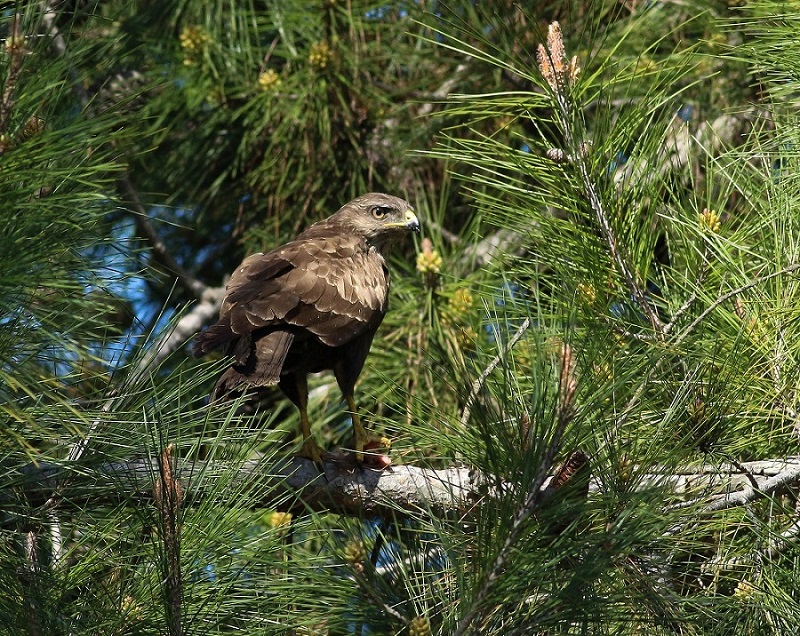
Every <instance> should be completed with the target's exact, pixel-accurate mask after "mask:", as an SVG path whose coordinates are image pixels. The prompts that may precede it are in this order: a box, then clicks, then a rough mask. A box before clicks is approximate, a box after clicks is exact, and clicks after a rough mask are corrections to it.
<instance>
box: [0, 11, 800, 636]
mask: <svg viewBox="0 0 800 636" xmlns="http://www.w3.org/2000/svg"><path fill="white" fill-rule="evenodd" d="M555 21H558V22H559V24H560V28H561V32H562V33H563V45H564V47H565V50H566V56H567V57H566V63H567V65H568V64H569V59H571V58H572V56H576V65H577V66H576V67H575V70H576V71H577V70H578V69H579V72H576V73H573V74H572V77H570V78H566V76H565V75H563V74H562V75H561V76H559V77H560V79H558V81H554V80H553V77H554V76H553V74H552V73H551V74H550V75H549V76H548V74H547V73H544V74H543V72H542V70H543V68H544V70H545V71H546V70H547V66H548V64H550V65H557V63H558V62H559V61H560V58H559V57H558V56H555V57H553V55H552V54H553V53H554V51H553V49H552V47H551V49H550V56H548V54H547V51H545V54H544V57H542V55H541V54H539V55H538V57H537V50H538V47H539V45H540V44H543V43H546V42H547V41H548V27H549V26H550V25H551V24H552V23H553V22H555ZM798 28H800V6H797V5H796V3H791V2H776V1H773V0H757V1H755V2H752V3H744V2H743V3H738V2H737V3H733V2H722V1H716V0H715V1H704V2H699V3H667V2H640V1H636V0H633V1H628V2H610V1H609V2H592V3H589V2H579V1H576V0H560V1H559V0H553V1H548V2H539V3H535V5H532V6H523V5H521V4H520V3H513V2H505V1H503V0H497V1H492V2H486V3H482V2H481V3H474V2H467V1H464V2H458V1H456V2H450V3H441V2H422V1H421V2H407V3H406V2H397V3H388V4H384V3H375V2H361V1H359V0H351V1H348V2H345V1H343V0H318V1H315V2H301V1H299V0H298V1H294V0H293V1H291V2H278V1H274V2H271V1H258V2H257V1H255V0H253V1H250V2H226V1H224V0H219V1H217V2H213V3H212V2H200V1H197V0H172V1H167V2H148V1H144V2H138V3H130V2H121V1H118V0H107V1H104V2H100V1H99V0H66V1H64V2H33V1H18V2H11V3H6V4H4V5H2V7H0V38H2V51H1V52H0V86H2V91H1V92H0V210H2V216H0V271H2V273H3V275H2V277H0V413H2V415H0V418H1V419H0V466H1V467H2V470H0V590H3V592H2V593H0V617H1V618H2V620H0V632H3V633H8V634H62V633H63V634H81V633H87V634H98V633H102V634H151V633H152V634H164V633H168V634H173V635H174V634H190V633H202V634H207V633H227V632H235V631H239V632H242V633H247V634H261V633H264V634H312V633H314V634H366V633H370V634H409V635H415V636H421V635H423V634H429V633H431V634H468V633H476V634H504V635H507V634H555V633H576V634H577V633H581V634H595V633H597V634H606V633H608V634H612V633H613V634H643V633H647V634H694V633H697V634H700V633H702V634H707V633H710V634H714V633H719V634H731V633H736V634H739V633H742V634H762V633H763V634H784V633H790V632H791V631H792V630H793V629H794V625H796V623H797V619H798V616H800V609H799V608H798V591H797V585H796V580H797V578H798V572H797V570H798V565H797V562H798V561H797V559H798V551H797V549H796V546H795V539H796V527H797V525H796V524H797V512H796V510H797V497H796V481H795V482H791V481H790V482H789V483H788V486H787V487H786V488H783V489H781V490H776V491H774V492H770V493H768V495H767V496H765V497H762V498H760V499H757V500H753V501H750V502H748V503H747V505H744V506H731V507H728V508H724V509H712V508H711V507H710V506H709V504H712V505H713V502H714V501H715V500H714V495H715V492H716V491H715V490H714V489H713V488H712V487H711V484H710V483H700V484H698V485H697V486H696V487H695V488H694V489H693V490H692V491H691V492H687V493H683V494H680V493H678V494H676V493H675V492H673V491H672V490H671V489H670V488H668V487H667V485H666V484H665V483H664V482H663V481H659V480H658V479H653V477H652V476H653V475H654V474H660V475H669V474H671V473H680V472H686V471H688V470H690V469H691V468H692V467H696V466H697V465H700V464H705V465H710V466H714V467H718V468H722V467H727V466H730V465H731V464H733V465H740V462H746V461H752V460H758V459H781V458H785V457H789V456H793V455H797V454H798V453H797V445H798V428H797V413H798V408H800V407H798V382H797V377H798V373H797V371H798V356H799V355H800V349H798V344H797V343H798V342H800V338H798V337H797V336H798V324H800V323H798V318H799V317H800V316H798V306H800V303H798V302H797V301H798V293H797V289H796V287H797V276H796V273H797V271H798V269H800V265H798V261H797V258H798V252H799V251H800V241H799V239H798V236H799V235H800V226H799V224H800V216H799V215H798V213H797V209H798V203H800V182H799V181H798V177H797V175H798V170H797V168H798V153H797V148H798V147H800V138H798V137H800V128H798V117H797V86H796V84H797V81H798V73H799V72H800V49H798V46H797V38H796V33H797V32H798ZM550 43H551V44H552V43H553V39H552V35H551V39H550ZM543 60H544V62H543ZM567 75H569V73H567ZM565 78H566V79H565ZM370 190H377V191H387V192H391V193H393V194H398V195H401V196H404V197H406V198H408V199H409V200H410V201H412V202H413V204H414V206H415V208H416V209H417V210H418V212H419V215H420V217H421V218H422V221H423V227H424V231H423V242H418V243H417V244H415V245H411V244H408V245H404V246H398V248H397V249H396V250H395V251H394V253H393V255H392V269H393V288H392V297H391V306H392V310H391V311H390V313H389V314H388V315H387V318H386V320H385V322H384V325H383V326H382V328H381V331H380V332H379V335H378V337H377V338H376V341H375V344H374V345H373V349H372V353H371V355H370V358H369V359H368V362H367V368H366V369H365V371H364V373H363V376H362V378H361V382H360V384H359V387H358V392H357V398H358V400H359V403H360V404H361V406H362V409H363V410H364V411H365V413H366V417H367V420H368V422H369V424H370V426H371V427H373V428H375V429H379V430H383V431H385V432H386V433H387V434H389V435H390V436H391V437H392V438H393V440H394V442H395V447H394V450H393V458H394V461H395V463H396V464H403V463H409V464H416V465H422V466H430V467H434V468H445V467H448V466H453V465H467V466H470V467H473V468H475V469H476V470H479V471H481V472H482V473H483V474H485V475H487V476H488V478H489V482H488V485H487V489H486V493H485V496H484V498H483V499H482V500H481V501H479V502H476V505H475V507H474V509H471V510H468V511H466V510H465V511H463V514H458V515H453V516H452V517H437V516H436V515H434V514H431V513H432V511H429V510H428V511H426V510H420V511H419V514H418V515H417V516H415V517H413V518H409V517H408V516H407V515H401V514H400V511H399V510H398V514H397V516H396V517H395V518H393V519H379V520H376V519H356V518H345V517H340V516H336V515H332V514H319V513H311V512H309V513H307V514H303V515H295V516H294V517H293V518H292V519H291V522H289V518H288V517H286V516H284V515H282V514H281V513H276V512H274V510H273V509H274V508H279V507H281V506H282V504H284V503H286V502H285V501H283V500H281V499H280V497H285V495H281V496H279V495H278V494H277V493H276V492H275V491H273V490H271V489H270V488H269V487H268V486H263V485H260V484H253V483H244V482H243V481H242V480H239V479H237V478H236V475H237V469H238V468H239V467H240V466H242V465H243V463H244V462H245V461H247V460H249V459H252V458H254V457H258V458H261V459H263V460H264V461H265V462H267V463H268V462H269V460H270V459H272V458H278V457H280V456H282V455H285V454H286V453H288V452H291V451H292V450H293V449H294V448H295V447H296V439H295V433H296V430H297V415H296V413H295V412H294V410H293V409H292V408H289V406H290V405H289V406H287V404H286V400H284V399H283V398H282V397H281V396H280V395H279V394H277V393H276V395H275V399H274V402H270V403H268V404H266V405H264V407H263V408H262V409H261V410H260V412H259V413H257V414H255V415H254V414H248V413H243V412H240V411H239V410H236V409H231V408H229V407H228V406H225V405H211V406H209V405H208V404H207V401H206V396H207V392H208V388H209V386H210V384H211V382H212V381H213V378H214V377H215V376H216V375H217V374H218V373H219V370H220V369H221V368H222V365H223V364H224V362H223V361H220V360H212V361H209V362H198V361H196V360H194V359H192V358H191V356H190V355H189V353H188V348H186V347H183V348H178V349H176V350H175V351H173V352H172V353H171V355H169V356H168V357H166V358H164V359H161V358H159V359H158V360H156V361H155V362H154V361H153V360H154V359H153V354H154V352H156V351H157V349H158V347H159V346H160V344H162V343H163V337H164V335H165V334H168V333H170V330H172V329H174V328H176V326H177V325H179V324H180V320H181V318H182V317H183V316H186V315H189V314H190V313H191V312H192V311H193V310H194V308H196V307H197V306H198V304H199V303H201V301H203V300H204V299H207V294H208V293H209V290H213V289H215V288H217V287H218V286H220V285H222V284H223V283H224V279H225V276H226V275H227V274H228V273H229V272H231V271H232V270H233V268H234V267H235V266H236V265H237V264H238V263H239V261H240V260H241V258H242V257H244V256H245V255H246V254H248V253H251V252H253V251H256V250H265V249H269V248H271V247H273V246H275V245H278V244H279V243H280V242H281V241H284V240H287V239H289V238H291V237H292V236H294V235H295V234H296V233H297V232H298V231H299V230H301V229H302V228H303V227H305V226H307V225H308V224H310V223H311V222H313V221H315V220H318V219H320V218H323V217H324V216H327V215H328V214H330V213H332V212H334V211H335V210H336V209H338V207H339V206H341V205H342V204H343V203H345V202H346V201H347V200H349V199H350V198H352V197H353V196H356V195H358V194H361V193H363V192H365V191H370ZM512 339H514V345H513V346H510V345H509V344H508V343H510V342H511V341H512ZM565 345H567V346H566V347H565ZM495 357H497V362H496V364H495V365H494V366H492V365H490V362H491V361H492V360H493V359H494V358H495ZM490 367H491V370H490V371H488V372H486V373H484V371H485V370H489V369H490ZM565 368H566V369H568V370H569V369H572V368H574V370H573V371H572V372H571V373H569V372H565V371H564V369H565ZM484 376H485V378H484ZM479 378H484V381H483V382H482V384H481V385H480V387H479V388H480V390H478V391H477V392H476V393H475V396H474V397H473V389H472V387H473V382H475V381H476V379H479ZM570 382H572V383H574V391H575V394H574V404H568V402H569V400H567V398H566V397H565V395H566V393H565V391H566V390H567V387H568V386H570ZM312 388H313V389H314V392H313V394H314V396H315V398H314V399H313V400H312V406H311V408H312V413H313V414H314V415H313V417H314V422H315V426H314V430H315V434H317V435H318V437H319V438H320V440H322V441H323V443H324V444H326V445H328V446H330V447H333V446H342V445H347V444H348V442H349V434H350V427H349V424H348V421H347V419H346V418H345V416H344V415H343V413H342V407H341V405H340V403H339V395H338V392H337V391H336V389H335V384H334V383H333V382H332V378H330V377H327V376H322V377H319V378H315V379H313V381H312ZM568 407H571V408H568ZM167 448H171V450H170V452H171V453H173V455H174V457H175V458H178V460H179V461H178V464H179V466H189V465H191V462H193V461H194V460H214V461H215V462H216V463H209V464H203V465H204V466H209V467H211V466H213V467H215V468H207V469H206V470H205V471H204V472H200V473H198V474H191V475H186V474H181V475H180V476H181V477H182V478H183V479H185V480H186V482H185V483H186V484H187V485H188V488H187V490H186V492H185V493H184V499H183V501H184V505H181V506H178V507H175V506H173V507H170V504H169V499H168V495H167V494H164V493H162V494H161V495H159V496H157V497H155V498H153V499H151V498H145V500H143V499H142V498H137V497H135V496H133V495H132V494H131V493H130V492H128V491H126V489H125V488H124V485H123V484H122V483H120V484H116V483H112V484H109V483H104V482H103V481H102V480H100V481H92V480H91V479H89V480H87V479H86V476H87V475H88V476H91V475H96V474H99V471H101V469H103V468H104V467H105V468H108V467H109V466H110V465H114V462H121V461H126V460H131V459H139V458H145V459H148V458H149V459H153V460H154V461H157V460H159V458H163V457H164V455H163V453H164V451H165V449H167ZM576 449H580V450H581V451H582V452H583V453H585V454H586V455H587V456H588V457H589V471H590V473H591V477H592V488H591V489H590V492H589V494H588V495H585V494H584V493H583V492H582V491H581V489H580V488H576V489H575V491H574V492H573V491H572V490H570V489H567V491H565V492H564V493H563V494H562V496H560V497H556V498H552V499H550V500H547V501H546V502H543V501H541V500H540V499H538V498H537V496H536V493H537V492H538V487H539V486H540V485H541V479H542V478H543V477H544V476H545V475H546V474H549V473H551V472H552V471H553V469H554V463H557V461H563V460H564V459H566V458H567V457H568V456H569V455H570V453H571V452H572V451H573V450H576ZM554 460H557V461H554ZM198 465H199V464H198ZM41 468H45V469H47V470H50V471H56V472H57V473H58V474H59V475H60V476H61V477H64V479H62V480H61V481H60V482H59V483H58V485H57V487H54V488H52V489H51V490H50V491H48V492H47V494H46V495H42V491H41V490H38V491H34V490H31V489H30V488H28V487H26V485H29V482H30V479H29V476H30V475H31V474H32V473H33V472H35V471H36V470H38V469H41ZM153 479H154V480H156V481H158V479H157V475H155V474H154V475H153ZM160 479H161V481H162V482H164V483H167V482H168V480H167V481H165V479H166V478H165V477H164V476H163V475H162V476H161V477H160ZM87 484H88V485H87ZM198 485H202V487H203V488H204V493H205V494H204V497H203V498H202V499H200V498H195V496H194V495H193V492H194V491H193V490H192V488H193V487H194V486H198ZM159 497H160V498H159ZM159 502H160V503H159ZM264 502H269V505H267V506H266V507H265V504H264ZM175 524H177V527H178V528H179V529H180V537H181V538H180V545H179V550H178V552H177V553H176V551H175V549H176V548H175V542H174V535H171V532H174V528H175ZM176 576H177V578H176ZM176 581H177V582H176Z"/></svg>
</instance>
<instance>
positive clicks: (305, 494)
mask: <svg viewBox="0 0 800 636" xmlns="http://www.w3.org/2000/svg"><path fill="white" fill-rule="evenodd" d="M71 466H72V465H71V463H67V464H65V465H62V466H58V465H55V464H47V463H39V464H37V465H33V464H31V465H29V466H27V467H25V468H23V469H22V470H21V472H20V476H19V479H18V480H17V485H19V486H21V487H23V488H24V489H25V491H26V492H27V494H28V497H29V501H31V502H33V503H35V502H39V501H42V500H43V499H45V498H46V497H48V496H49V495H50V493H52V492H53V490H54V489H57V488H59V487H60V485H61V483H62V482H63V481H64V480H69V482H70V486H71V490H70V501H71V502H73V503H80V502H87V501H97V502H101V501H119V500H122V499H126V498H130V499H132V500H147V499H150V498H152V495H153V487H154V483H155V480H156V479H158V478H159V477H158V476H159V466H158V462H157V461H156V460H155V459H153V460H151V459H132V460H129V461H124V462H114V463H109V464H103V465H100V466H98V467H97V468H96V469H87V468H85V467H80V468H72V467H71ZM231 471H233V472H235V476H234V479H233V481H234V482H235V484H249V485H256V484H258V485H260V486H262V487H264V489H265V492H268V496H267V495H265V497H264V498H262V499H260V500H254V505H257V506H263V507H265V508H269V509H276V510H281V511H295V512H296V511H298V510H305V509H309V510H317V511H330V512H336V513H339V514H344V515H354V516H372V517H386V518H387V519H389V520H391V519H394V518H395V517H396V515H397V514H398V512H401V513H405V514H407V515H409V516H417V515H423V516H430V515H433V516H435V517H442V516H448V515H451V514H460V513H464V512H465V511H468V510H470V509H472V508H473V507H475V506H477V505H479V504H480V502H481V501H483V500H484V499H485V498H486V497H488V496H490V495H491V492H490V488H489V486H488V484H496V482H497V480H495V479H490V478H488V477H486V476H483V475H481V474H480V473H478V472H477V471H475V470H473V469H469V468H464V467H453V468H443V469H432V468H420V467H417V466H411V465H402V466H394V467H393V469H392V471H391V472H389V471H383V472H380V471H375V470H370V469H365V470H358V469H350V468H346V467H344V468H343V467H342V466H340V465H338V464H336V463H334V462H326V463H325V472H324V474H321V473H320V472H319V470H317V468H316V467H315V465H314V464H313V462H311V461H310V460H306V459H302V458H290V459H285V460H279V461H275V462H265V461H261V460H250V461H246V462H243V463H241V464H240V465H238V466H236V467H234V466H233V465H232V464H231V463H229V462H223V461H214V462H210V461H200V460H189V459H183V460H180V459H179V460H177V461H176V467H175V476H176V478H177V479H178V480H179V481H180V483H181V487H182V488H183V489H184V492H185V499H186V505H194V504H196V503H197V502H198V501H200V500H202V499H203V498H204V497H206V496H207V495H208V493H209V492H211V491H213V490H214V481H215V479H216V478H217V477H219V476H220V475H222V474H224V473H230V472H231ZM198 475H202V476H203V477H202V479H201V478H199V477H196V476H198ZM751 479H755V480H756V482H757V484H758V487H757V488H756V487H753V486H751ZM798 482H800V456H798V457H787V458H785V459H767V460H759V461H753V462H742V463H741V467H736V466H734V465H732V464H730V465H725V466H719V465H714V464H701V465H692V466H687V467H684V468H682V469H678V470H676V469H672V470H670V471H667V470H665V471H663V472H659V471H657V470H656V471H653V472H649V473H646V474H643V475H641V477H640V478H639V481H638V484H636V485H635V486H633V487H632V488H633V490H637V491H643V490H647V489H651V488H653V487H659V488H661V489H663V491H664V492H665V493H668V492H671V493H673V494H675V495H676V496H684V497H687V499H686V501H683V502H680V503H675V504H672V505H670V506H667V507H666V508H665V510H666V511H670V510H675V509H678V508H691V507H696V506H698V505H700V506H703V505H704V502H707V503H705V510H706V511H707V512H715V511H719V510H724V509H728V508H732V507H737V506H743V505H746V504H748V503H750V502H752V501H754V500H756V499H758V498H762V497H766V496H769V495H771V494H773V493H775V492H777V491H779V490H781V489H782V488H785V487H788V486H791V485H794V484H796V483H798ZM235 484H234V485H233V486H232V487H231V488H232V489H233V490H235ZM548 486H549V479H545V481H544V482H543V483H542V485H541V487H540V490H541V491H543V492H544V491H546V490H547V488H548ZM513 487H514V486H513V485H511V484H508V485H506V484H503V485H502V486H501V489H503V490H510V489H513ZM270 490H271V492H270ZM601 490H602V489H601V484H600V482H599V481H598V480H597V478H596V477H594V478H592V480H591V481H590V485H589V492H590V493H596V492H600V491H601ZM715 493H716V494H715ZM7 496H8V495H3V494H0V503H2V502H4V501H7V500H6V497H7ZM287 496H291V497H292V499H291V500H288V501H283V500H284V499H285V498H286V497H287ZM281 502H282V503H281ZM8 520H9V517H7V516H5V517H0V524H5V523H7V522H8Z"/></svg>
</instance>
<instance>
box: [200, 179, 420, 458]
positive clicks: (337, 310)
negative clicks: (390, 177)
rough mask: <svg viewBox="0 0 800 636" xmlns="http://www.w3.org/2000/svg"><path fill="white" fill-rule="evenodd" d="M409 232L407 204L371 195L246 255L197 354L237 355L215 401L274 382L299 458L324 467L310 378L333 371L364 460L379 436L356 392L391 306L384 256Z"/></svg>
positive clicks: (415, 226) (412, 221) (413, 228)
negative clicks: (299, 433) (296, 420)
mask: <svg viewBox="0 0 800 636" xmlns="http://www.w3.org/2000/svg"><path fill="white" fill-rule="evenodd" d="M410 232H419V220H418V219H417V217H416V215H415V214H414V211H413V210H412V209H411V206H410V205H409V204H408V203H407V202H406V201H404V200H403V199H399V198H397V197H393V196H390V195H388V194H380V193H370V194H365V195H363V196H360V197H358V198H356V199H353V200H352V201H350V203H348V204H346V205H345V206H343V207H342V208H341V209H340V210H339V211H338V212H336V213H335V214H333V215H332V216H330V217H328V218H327V219H325V220H323V221H320V222H319V223H315V224H314V225H312V226H311V227H309V228H308V229H307V230H306V231H305V232H303V233H302V234H300V236H298V237H297V238H296V239H294V240H293V241H290V242H289V243H287V244H286V245H283V246H281V247H278V248H276V249H274V250H272V251H271V252H267V253H266V254H263V253H258V254H253V255H252V256H248V257H247V258H246V259H244V261H242V264H241V265H240V266H239V267H238V268H237V269H236V271H235V272H234V273H233V275H232V276H231V278H230V281H229V282H228V286H227V287H226V295H225V298H224V300H223V301H222V308H221V309H220V315H219V320H218V321H217V322H216V323H214V324H213V325H211V326H210V327H209V328H208V329H206V330H205V331H204V332H202V333H200V334H199V335H198V336H197V338H196V340H195V343H194V352H195V355H198V356H202V355H205V354H206V353H208V352H209V351H211V350H212V349H215V348H217V347H222V349H223V351H224V352H225V354H227V355H230V356H232V358H233V364H232V365H231V367H229V368H228V369H227V370H226V371H225V372H224V373H223V374H222V375H221V376H220V378H219V379H218V380H217V382H216V384H215V385H214V389H213V390H212V393H211V399H212V400H215V399H219V398H223V397H226V396H227V397H233V396H235V395H239V394H242V393H254V394H255V396H256V397H257V395H258V392H259V390H262V389H263V388H264V387H269V386H272V385H275V384H277V385H278V386H279V387H280V389H281V390H282V391H283V393H284V394H285V395H286V396H287V397H288V398H289V399H290V400H291V401H292V402H294V404H295V405H296V406H297V407H298V409H299V410H300V422H301V425H302V430H303V449H302V453H301V454H302V455H303V456H304V457H308V458H310V459H312V460H314V461H315V462H317V463H320V461H321V459H322V453H321V450H320V448H319V447H318V446H317V444H316V443H315V442H314V439H313V438H312V436H311V425H310V422H309V419H308V410H307V407H308V383H307V377H306V376H307V375H308V374H309V373H316V372H318V371H323V370H327V369H330V370H333V373H334V375H335V376H336V381H337V383H338V384H339V388H340V389H341V391H342V395H343V396H344V398H345V400H346V401H347V406H348V409H349V410H350V413H351V414H352V418H353V437H354V448H355V451H356V459H357V461H359V462H360V461H362V459H363V452H364V449H365V447H367V446H368V445H369V444H370V442H373V441H374V440H376V438H375V437H373V436H371V435H370V434H369V433H367V431H366V430H365V429H364V427H363V425H362V423H361V420H360V418H359V416H358V412H357V410H356V404H355V400H354V399H353V389H354V388H355V384H356V380H358V376H359V375H360V374H361V369H362V368H363V366H364V360H365V359H366V357H367V354H368V353H369V348H370V345H371V344H372V338H373V337H374V336H375V332H376V331H377V330H378V327H379V326H380V324H381V321H382V320H383V317H384V315H385V314H386V310H387V308H388V299H389V269H388V267H387V264H386V260H385V259H384V256H383V254H382V252H381V250H382V249H383V248H384V247H385V246H386V245H387V244H388V243H390V242H392V241H394V240H396V239H398V238H401V237H402V236H404V235H406V234H408V233H410Z"/></svg>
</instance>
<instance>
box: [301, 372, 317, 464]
mask: <svg viewBox="0 0 800 636" xmlns="http://www.w3.org/2000/svg"><path fill="white" fill-rule="evenodd" d="M297 394H298V404H297V408H298V409H300V428H301V430H302V434H303V448H302V450H301V451H300V456H301V457H306V458H307V459H310V460H311V461H313V462H314V463H315V464H318V465H320V466H321V465H322V449H321V448H320V447H319V446H317V442H316V441H314V437H313V436H312V435H311V422H310V421H309V419H308V385H307V384H306V379H305V376H304V377H300V375H298V376H297Z"/></svg>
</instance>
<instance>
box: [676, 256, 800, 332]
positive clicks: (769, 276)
mask: <svg viewBox="0 0 800 636" xmlns="http://www.w3.org/2000/svg"><path fill="white" fill-rule="evenodd" d="M798 269H800V263H794V264H792V265H787V266H786V267H784V268H783V269H781V270H778V271H777V272H772V273H771V274H765V275H764V276H759V277H758V278H756V279H755V280H752V281H750V282H749V283H747V284H745V285H742V286H741V287H737V288H736V289H732V290H731V291H729V292H727V293H725V294H723V295H722V296H720V297H719V298H717V299H716V300H715V301H714V302H713V303H711V304H710V305H709V306H708V307H706V309H705V310H703V312H701V313H700V315H698V316H697V318H695V319H694V320H693V321H692V322H691V323H689V325H688V326H687V327H686V328H685V329H684V330H683V331H682V332H681V334H680V336H678V338H677V339H676V341H675V342H674V344H675V345H678V344H680V343H681V342H683V341H684V340H685V339H686V336H688V335H689V334H690V333H691V332H692V331H694V329H695V328H696V327H697V325H699V324H700V323H701V322H702V321H703V320H705V319H706V318H707V317H708V315H709V314H710V313H711V312H712V311H714V310H715V309H716V308H717V307H719V306H720V305H721V304H722V303H724V302H726V301H728V300H730V299H731V298H734V297H735V296H738V295H739V294H741V293H743V292H746V291H747V290H748V289H752V288H753V287H756V286H757V285H760V284H761V283H765V282H767V281H768V280H772V279H773V278H777V277H778V276H783V275H784V274H791V273H792V272H795V271H797V270H798Z"/></svg>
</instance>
